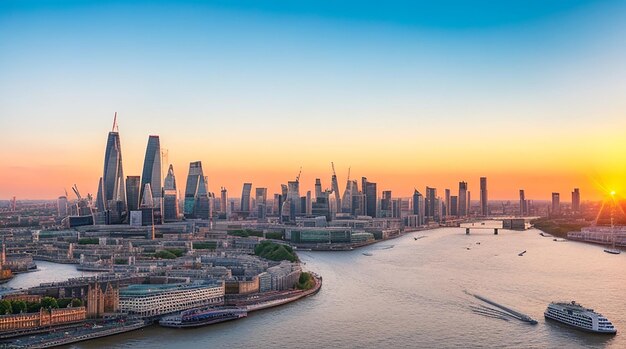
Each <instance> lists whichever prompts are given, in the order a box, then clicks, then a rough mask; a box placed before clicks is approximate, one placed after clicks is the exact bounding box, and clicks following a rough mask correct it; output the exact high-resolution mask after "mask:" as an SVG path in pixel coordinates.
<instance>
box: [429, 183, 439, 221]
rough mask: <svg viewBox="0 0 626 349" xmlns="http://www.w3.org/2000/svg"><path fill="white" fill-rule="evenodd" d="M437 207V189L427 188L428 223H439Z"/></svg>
mask: <svg viewBox="0 0 626 349" xmlns="http://www.w3.org/2000/svg"><path fill="white" fill-rule="evenodd" d="M436 207H437V189H436V188H431V187H426V221H428V223H430V222H438V221H439V217H437V216H436V212H437V211H438V210H437V209H436Z"/></svg>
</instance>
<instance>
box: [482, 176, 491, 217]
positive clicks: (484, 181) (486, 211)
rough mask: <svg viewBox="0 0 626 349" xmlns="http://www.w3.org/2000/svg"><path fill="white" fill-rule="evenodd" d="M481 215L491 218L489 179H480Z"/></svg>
mask: <svg viewBox="0 0 626 349" xmlns="http://www.w3.org/2000/svg"><path fill="white" fill-rule="evenodd" d="M480 214H481V216H489V203H488V199H487V177H480Z"/></svg>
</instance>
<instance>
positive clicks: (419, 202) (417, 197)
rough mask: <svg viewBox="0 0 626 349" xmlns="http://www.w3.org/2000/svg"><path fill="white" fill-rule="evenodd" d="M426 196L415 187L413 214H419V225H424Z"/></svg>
mask: <svg viewBox="0 0 626 349" xmlns="http://www.w3.org/2000/svg"><path fill="white" fill-rule="evenodd" d="M424 213H425V208H424V196H422V194H421V193H420V192H419V191H417V189H415V192H414V193H413V214H414V215H416V216H417V225H418V226H420V225H424Z"/></svg>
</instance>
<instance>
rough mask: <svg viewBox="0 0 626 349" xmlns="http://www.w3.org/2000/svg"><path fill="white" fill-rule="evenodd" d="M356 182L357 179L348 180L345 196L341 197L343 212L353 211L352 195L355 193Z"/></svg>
mask: <svg viewBox="0 0 626 349" xmlns="http://www.w3.org/2000/svg"><path fill="white" fill-rule="evenodd" d="M348 177H349V173H348ZM354 183H355V181H351V180H350V178H348V180H347V181H346V190H344V191H343V197H342V198H341V212H342V213H352V195H353V194H355V193H353V192H352V188H353V184H354Z"/></svg>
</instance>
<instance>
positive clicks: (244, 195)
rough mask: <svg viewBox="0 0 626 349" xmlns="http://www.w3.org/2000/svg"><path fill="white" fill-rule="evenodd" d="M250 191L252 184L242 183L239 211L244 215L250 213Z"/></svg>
mask: <svg viewBox="0 0 626 349" xmlns="http://www.w3.org/2000/svg"><path fill="white" fill-rule="evenodd" d="M251 191H252V183H244V184H243V188H242V190H241V205H240V206H239V211H241V212H242V213H244V214H247V213H250V192H251Z"/></svg>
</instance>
